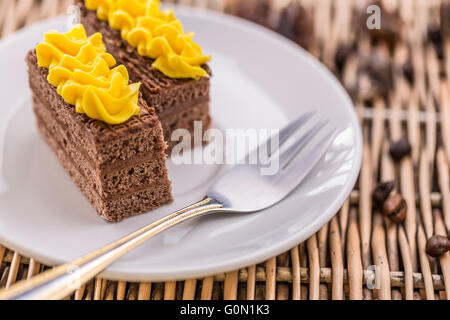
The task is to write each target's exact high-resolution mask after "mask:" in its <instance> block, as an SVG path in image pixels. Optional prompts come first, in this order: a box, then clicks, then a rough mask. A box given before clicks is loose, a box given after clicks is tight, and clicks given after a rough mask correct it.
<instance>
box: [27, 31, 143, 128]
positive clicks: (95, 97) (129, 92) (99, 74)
mask: <svg viewBox="0 0 450 320" xmlns="http://www.w3.org/2000/svg"><path fill="white" fill-rule="evenodd" d="M36 55H37V58H38V65H39V66H40V67H43V68H46V69H48V70H49V73H48V77H47V79H48V82H49V83H51V84H52V85H54V86H55V87H56V88H57V92H58V94H59V95H60V96H62V97H63V99H64V100H65V101H66V102H67V103H68V104H71V105H74V106H75V110H76V111H77V112H78V113H84V114H86V115H87V116H88V117H90V118H92V119H97V120H101V121H104V122H106V123H108V124H120V123H124V122H126V121H127V120H129V119H130V118H131V117H132V116H134V115H138V114H139V112H140V108H139V106H138V98H139V88H140V84H139V83H134V84H129V80H130V79H129V75H128V71H127V69H126V68H125V67H124V66H123V65H120V66H118V67H115V68H114V66H115V65H116V60H115V59H114V58H113V56H112V55H110V54H108V53H107V52H106V49H105V46H104V44H103V39H102V35H101V34H100V33H96V34H94V35H92V36H91V37H89V38H88V37H87V35H86V31H85V29H84V27H83V26H82V25H76V26H75V27H73V28H72V29H71V30H70V31H69V32H67V33H58V32H56V31H49V32H47V33H46V34H45V40H44V42H43V43H40V44H39V45H38V46H37V47H36Z"/></svg>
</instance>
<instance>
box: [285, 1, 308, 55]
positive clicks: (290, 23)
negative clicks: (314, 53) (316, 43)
mask: <svg viewBox="0 0 450 320" xmlns="http://www.w3.org/2000/svg"><path fill="white" fill-rule="evenodd" d="M277 31H278V32H279V33H280V34H282V35H284V36H285V37H287V38H289V39H291V40H293V41H295V42H296V43H297V44H299V45H300V46H302V47H303V48H308V47H309V45H310V44H311V41H312V37H313V21H312V17H311V14H310V12H309V11H308V10H307V9H305V8H304V7H303V6H302V5H301V4H300V3H298V2H297V1H291V2H290V3H289V4H288V5H287V6H286V7H285V8H284V9H283V10H282V12H281V15H280V20H279V24H278V27H277Z"/></svg>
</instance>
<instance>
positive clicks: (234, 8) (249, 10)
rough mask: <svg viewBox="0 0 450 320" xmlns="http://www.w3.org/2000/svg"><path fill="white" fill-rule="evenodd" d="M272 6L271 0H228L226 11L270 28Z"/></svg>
mask: <svg viewBox="0 0 450 320" xmlns="http://www.w3.org/2000/svg"><path fill="white" fill-rule="evenodd" d="M270 7H271V6H270V1H269V0H245V1H242V0H228V1H227V4H226V6H225V12H227V13H230V14H232V15H235V16H238V17H241V18H244V19H246V20H250V21H253V22H255V23H258V24H260V25H263V26H265V27H268V28H270V26H269V14H270Z"/></svg>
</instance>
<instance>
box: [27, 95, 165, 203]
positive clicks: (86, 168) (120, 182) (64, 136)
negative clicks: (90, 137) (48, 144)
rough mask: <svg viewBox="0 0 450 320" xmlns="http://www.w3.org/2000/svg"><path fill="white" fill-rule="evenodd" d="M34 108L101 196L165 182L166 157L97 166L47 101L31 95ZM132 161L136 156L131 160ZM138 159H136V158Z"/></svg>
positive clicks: (75, 165)
mask: <svg viewBox="0 0 450 320" xmlns="http://www.w3.org/2000/svg"><path fill="white" fill-rule="evenodd" d="M33 109H34V112H35V115H36V118H37V119H38V120H39V121H40V123H42V124H43V126H45V128H46V131H47V132H49V133H50V134H51V135H52V136H53V137H54V139H55V140H56V142H57V143H58V145H60V146H61V148H64V149H65V151H66V153H67V154H68V156H69V157H70V158H71V159H72V161H73V166H74V167H75V168H76V169H77V170H78V171H79V172H80V173H81V174H82V175H83V176H85V177H91V179H90V180H89V183H90V184H91V188H93V189H95V191H96V192H97V193H98V194H99V196H100V197H101V198H104V199H106V200H107V199H109V198H111V197H113V196H117V195H121V194H123V193H127V192H128V193H129V192H134V191H136V190H140V189H142V188H143V187H146V186H147V185H153V184H158V183H165V181H166V179H167V178H166V177H167V169H166V160H165V158H164V157H163V156H161V155H158V156H155V155H154V154H152V153H150V154H148V155H146V158H145V159H141V160H140V161H132V162H130V163H128V165H126V166H123V167H121V168H115V169H114V170H108V171H105V170H102V169H99V168H96V167H95V166H94V164H93V162H92V160H91V159H90V158H89V157H88V155H87V154H86V153H85V152H83V151H82V150H83V149H82V146H81V145H80V143H79V141H77V140H75V139H73V137H72V136H71V135H70V134H68V132H67V131H66V130H65V129H64V128H65V127H64V126H62V125H61V124H60V123H59V122H58V121H57V119H56V117H55V115H54V114H52V111H51V110H50V109H49V108H48V104H47V103H45V102H43V101H42V100H41V99H40V98H39V97H37V96H36V95H34V94H33ZM133 160H135V159H133ZM136 160H138V159H136Z"/></svg>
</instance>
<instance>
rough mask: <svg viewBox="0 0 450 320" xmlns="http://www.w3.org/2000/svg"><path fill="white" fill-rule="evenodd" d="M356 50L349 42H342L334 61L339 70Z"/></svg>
mask: <svg viewBox="0 0 450 320" xmlns="http://www.w3.org/2000/svg"><path fill="white" fill-rule="evenodd" d="M353 52H354V49H353V46H351V45H348V44H341V45H340V46H339V48H338V50H337V52H336V56H335V57H334V63H335V64H336V67H337V69H338V70H339V71H342V69H343V68H344V65H345V62H346V61H347V59H348V57H349V56H350V55H351V54H352V53H353Z"/></svg>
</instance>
